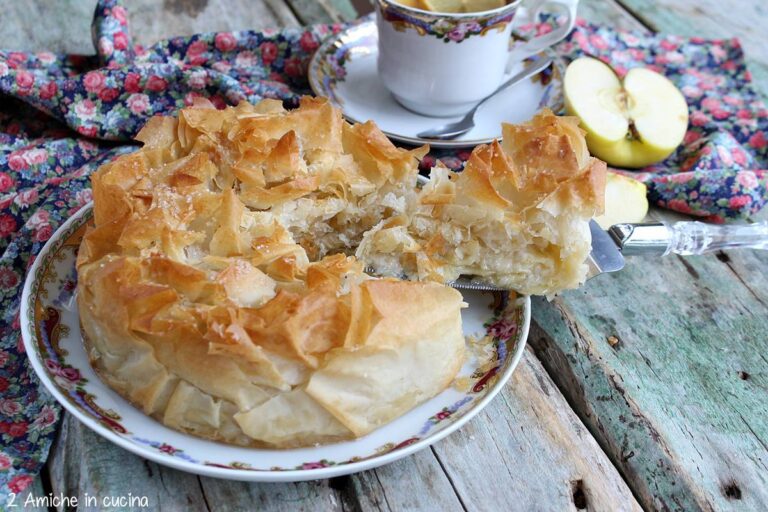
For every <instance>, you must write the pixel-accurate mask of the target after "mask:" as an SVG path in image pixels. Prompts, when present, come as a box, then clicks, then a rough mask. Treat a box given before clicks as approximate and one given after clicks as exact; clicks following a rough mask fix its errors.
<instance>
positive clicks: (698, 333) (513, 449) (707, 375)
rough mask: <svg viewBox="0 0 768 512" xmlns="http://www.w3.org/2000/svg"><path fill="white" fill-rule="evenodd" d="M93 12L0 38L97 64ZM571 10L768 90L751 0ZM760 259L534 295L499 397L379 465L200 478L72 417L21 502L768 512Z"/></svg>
mask: <svg viewBox="0 0 768 512" xmlns="http://www.w3.org/2000/svg"><path fill="white" fill-rule="evenodd" d="M93 4H94V1H93V0H90V1H80V2H57V3H56V4H55V5H54V2H52V1H49V2H45V1H44V0H36V1H34V2H29V3H23V2H14V1H13V0H0V12H3V23H2V24H0V47H2V48H8V47H18V46H19V44H20V43H19V42H20V41H24V43H23V44H22V47H23V48H22V49H43V48H48V49H51V48H56V49H61V50H67V51H80V52H85V53H90V52H92V47H91V43H90V40H89V37H88V24H89V23H90V18H91V13H92V7H93ZM125 5H126V7H127V8H128V10H129V12H130V14H131V22H132V26H133V30H134V32H135V34H136V36H137V39H138V41H139V42H141V43H144V44H148V43H152V42H153V41H154V40H156V39H158V38H161V37H169V36H172V35H183V34H190V33H194V32H198V31H208V30H236V29H247V28H251V29H260V28H266V27H270V26H280V25H282V26H290V25H299V24H306V23H313V22H326V21H331V20H346V19H351V18H354V17H355V16H356V15H357V13H358V11H359V12H363V11H365V10H367V9H370V7H369V6H368V4H367V0H353V2H352V3H350V2H349V1H348V0H288V1H287V2H286V1H285V0H258V1H253V2H251V1H248V0H226V1H220V2H207V1H206V0H165V1H164V2H163V3H162V5H161V4H160V3H159V2H153V1H151V0H126V1H125ZM579 9H580V15H581V16H582V17H584V18H586V19H587V20H590V21H594V22H599V23H608V24H611V25H613V26H616V27H620V28H627V29H650V30H658V31H664V32H672V33H677V34H681V35H703V36H706V37H732V36H738V37H739V38H740V39H741V41H742V43H743V45H744V48H745V51H746V53H747V56H748V60H749V65H750V67H751V70H752V72H753V74H754V77H755V79H756V83H757V86H758V88H759V89H761V90H762V92H763V93H765V92H766V91H768V50H766V48H765V44H764V43H765V41H764V35H763V34H764V27H766V26H768V8H766V7H765V5H764V2H760V1H758V0H751V1H736V0H719V1H715V0H696V1H693V0H691V1H686V2H681V1H675V0H657V1H651V0H620V1H615V0H582V1H581V5H580V8H579ZM54 11H57V12H56V15H54V14H53V13H54ZM43 12H47V13H48V15H47V16H43V15H42V14H41V13H43ZM65 21H66V22H65ZM652 214H654V215H662V214H661V213H660V212H652ZM766 265H768V254H767V253H759V252H740V253H737V252H732V253H729V254H722V253H721V254H718V255H714V256H707V257H691V258H687V259H682V258H678V257H667V258H664V259H661V260H655V259H637V258H635V259H632V260H630V261H629V262H628V265H627V268H626V269H625V270H624V271H622V272H621V273H619V274H615V275H605V276H601V277H599V278H597V279H594V280H592V281H590V282H589V283H587V285H586V286H584V287H583V288H582V289H580V290H578V291H572V292H568V293H565V294H563V295H562V296H560V297H558V298H557V299H555V300H554V301H552V302H550V303H548V302H547V301H545V300H543V299H536V300H535V301H534V306H533V308H534V309H533V318H534V325H533V326H532V331H531V336H530V347H529V349H528V350H527V351H526V354H525V357H524V359H523V361H522V363H521V364H520V366H519V368H518V370H517V371H516V372H515V374H514V376H513V378H512V380H511V382H510V383H509V385H508V386H507V387H506V389H505V390H504V391H503V393H502V394H501V395H500V396H499V397H498V398H496V399H495V400H494V401H493V402H492V404H491V405H489V406H488V407H487V409H486V410H485V411H483V413H482V414H480V415H479V417H477V418H476V419H474V420H473V421H472V422H470V423H469V424H468V425H467V426H465V427H464V428H463V429H462V430H461V431H459V432H457V433H455V434H453V435H451V436H449V437H448V438H447V439H446V440H444V441H442V442H440V443H438V444H436V445H435V446H434V447H432V448H431V449H428V450H424V451H422V452H420V453H418V454H416V455H415V456H412V457H409V458H407V459H405V460H402V461H399V462H397V463H394V464H391V465H388V466H385V467H382V468H379V469H375V470H372V471H367V472H364V473H360V474H357V475H352V476H347V477H340V478H334V479H331V480H326V481H317V482H308V483H296V484H249V483H241V482H229V481H224V480H216V479H211V478H204V477H197V476H194V475H190V474H186V473H182V472H179V471H175V470H172V469H169V468H166V467H163V466H158V465H157V464H155V463H153V462H149V461H146V460H144V459H142V458H140V457H137V456H135V455H133V454H131V453H129V452H126V451H124V450H122V449H120V448H118V447H116V446H114V445H112V444H110V443H109V442H107V441H105V440H103V439H102V438H100V437H99V436H97V435H96V434H94V433H92V432H91V431H89V430H88V429H86V428H84V427H82V426H81V425H80V424H79V423H78V422H77V421H75V420H73V419H72V418H71V417H69V416H67V417H66V418H65V420H64V422H63V424H62V427H61V433H60V435H59V439H58V442H57V443H56V445H55V446H54V448H53V450H52V452H51V457H50V459H49V462H48V464H47V466H46V467H45V469H44V471H43V473H42V475H41V478H39V479H38V480H37V481H36V482H35V485H34V486H33V488H32V490H31V491H30V492H32V493H34V494H36V495H42V494H45V493H47V492H51V491H52V492H54V493H57V494H58V493H63V494H65V495H68V496H78V495H79V496H82V495H83V494H85V493H88V494H90V495H92V496H104V495H127V494H128V493H129V492H130V493H132V494H133V495H134V496H147V497H149V501H150V503H151V505H152V508H153V509H158V508H161V509H167V510H216V511H224V510H297V509H299V510H318V509H320V510H379V509H382V510H462V509H465V510H511V509H515V510H518V509H519V510H574V509H576V510H637V509H639V508H640V507H642V508H645V509H659V510H761V509H762V510H765V509H767V508H768V466H767V464H768V444H767V443H768V404H767V403H766V402H767V401H766V397H767V396H768V395H767V394H766V391H767V390H768V357H767V356H766V353H765V350H766V347H768V339H767V336H766V333H767V332H768V286H767V285H768V279H767V278H766V275H765V273H764V272H765V271H764V269H765V268H766ZM614 336H615V337H616V338H617V339H618V340H619V341H618V343H617V344H612V343H609V341H608V338H609V337H614ZM614 341H615V340H614Z"/></svg>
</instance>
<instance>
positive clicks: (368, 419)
mask: <svg viewBox="0 0 768 512" xmlns="http://www.w3.org/2000/svg"><path fill="white" fill-rule="evenodd" d="M137 139H138V140H139V141H141V142H143V143H144V145H143V147H142V148H141V149H140V150H138V151H136V152H134V153H132V154H129V155H124V156H121V157H119V158H117V159H116V160H114V161H112V162H110V163H108V164H105V165H104V166H102V167H101V168H100V169H99V170H98V171H97V172H96V173H95V174H94V176H93V196H94V202H93V209H94V226H93V227H92V228H91V229H90V230H89V231H88V233H87V234H86V235H85V237H84V238H83V241H82V244H81V246H80V250H79V253H78V260H77V270H78V304H79V311H80V320H81V324H82V328H83V329H82V331H83V334H84V343H85V345H86V348H87V350H88V353H89V356H90V358H91V363H92V365H93V366H94V368H95V369H96V370H97V371H98V373H99V374H100V376H101V378H102V379H103V380H104V381H105V382H107V383H108V384H109V385H110V386H111V387H112V388H113V389H115V390H116V391H117V392H118V393H120V394H121V395H122V396H124V397H125V398H127V399H128V400H130V401H131V402H132V403H133V404H135V405H136V406H137V407H140V408H141V409H142V410H143V411H144V412H146V413H147V414H149V415H151V416H152V417H154V418H156V419H158V420H159V421H161V422H163V423H164V424H166V425H168V426H169V427H172V428H175V429H178V430H181V431H184V432H188V433H191V434H195V435H198V436H202V437H206V438H210V439H215V440H221V441H224V442H228V443H234V444H239V445H246V446H269V447H280V448H283V447H297V446H308V445H313V444H316V443H327V442H334V441H338V440H343V439H351V438H355V437H359V436H362V435H365V434H367V433H369V432H371V431H372V430H374V429H376V428H378V427H379V426H381V425H384V424H385V423H387V422H390V421H392V420H393V419H395V418H397V417H399V416H400V415H402V414H404V413H405V412H407V411H409V410H410V409H412V408H413V407H415V406H416V405H418V404H420V403H423V402H424V401H426V400H428V399H429V398H431V397H433V396H435V395H437V394H438V393H440V392H441V391H443V390H444V389H446V388H447V387H448V386H449V385H450V383H451V382H452V380H453V379H454V378H455V376H456V375H457V373H458V371H459V369H460V368H461V366H462V364H463V361H464V350H465V342H464V337H463V333H462V324H461V309H462V308H463V307H465V306H466V305H465V303H464V302H463V300H462V296H461V294H460V293H459V292H458V291H456V290H454V289H452V288H450V287H449V286H447V285H446V284H445V283H447V282H449V281H451V280H453V279H455V278H456V277H457V276H458V275H460V274H469V275H473V276H477V277H479V278H481V279H483V280H486V281H488V282H491V283H493V284H498V285H501V286H504V287H509V288H511V289H515V290H517V291H520V292H523V293H541V294H553V293H556V292H557V291H559V290H562V289H565V288H572V287H575V286H577V285H578V284H579V283H580V282H581V281H583V279H584V277H585V273H586V265H585V264H584V261H585V259H586V257H587V254H588V253H589V247H590V238H589V228H588V221H589V218H590V217H591V216H592V215H593V214H594V213H596V212H598V211H599V210H600V209H601V205H602V202H603V197H602V196H603V193H604V192H603V188H604V175H605V164H603V163H602V162H599V161H597V160H595V159H593V158H591V157H590V156H589V154H588V153H587V150H586V145H585V142H584V136H583V134H582V132H581V131H580V130H579V129H578V127H577V126H576V124H575V122H574V121H573V120H572V119H568V118H558V117H555V116H553V115H552V114H551V113H544V114H541V115H539V116H537V117H536V118H535V119H534V120H533V121H532V122H531V123H528V124H525V125H521V126H505V127H504V142H503V143H502V144H498V143H494V144H491V145H484V146H479V147H478V148H476V149H475V151H474V152H473V153H472V156H471V158H470V160H469V161H468V163H467V166H466V170H465V171H464V172H463V173H460V174H457V173H453V172H451V171H448V170H447V169H445V168H443V167H437V168H435V169H434V170H433V171H432V175H431V177H430V180H429V182H428V183H427V184H426V185H425V186H424V187H422V188H421V189H420V188H419V187H418V186H417V174H418V169H417V166H418V160H419V159H420V158H421V157H422V156H424V154H426V152H427V148H426V147H425V148H419V149H414V150H405V149H401V148H397V147H395V146H394V145H393V144H392V143H391V142H390V141H389V140H388V139H387V138H386V137H385V136H384V134H383V133H382V132H381V131H380V130H379V129H378V128H377V127H376V126H375V125H374V124H373V123H371V122H369V123H364V124H355V125H352V124H349V123H346V122H345V121H344V120H343V119H342V117H341V114H340V112H339V111H338V110H336V109H334V108H333V107H332V106H330V104H328V103H327V102H326V101H325V100H320V99H312V98H304V99H303V100H302V101H301V105H300V107H299V108H298V109H295V110H291V111H286V110H285V109H284V108H283V107H282V104H281V103H280V102H277V101H273V100H264V101H262V102H260V103H259V104H257V105H250V104H248V103H241V104H239V105H238V106H237V107H229V108H225V109H223V110H217V109H215V108H213V106H212V105H211V104H210V103H208V102H207V101H202V102H200V103H197V104H196V105H194V106H193V107H191V108H185V109H182V110H181V111H180V113H179V116H178V118H171V117H155V118H152V119H151V120H150V121H149V122H148V123H147V125H146V126H145V127H144V129H142V130H141V132H140V133H139V134H138V136H137ZM370 269H372V270H373V272H370ZM366 271H369V272H370V273H372V274H375V275H376V276H373V275H370V274H369V273H368V272H366ZM381 276H389V277H381Z"/></svg>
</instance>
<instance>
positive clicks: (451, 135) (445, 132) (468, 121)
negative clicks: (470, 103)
mask: <svg viewBox="0 0 768 512" xmlns="http://www.w3.org/2000/svg"><path fill="white" fill-rule="evenodd" d="M551 64H552V59H549V58H547V59H543V60H541V61H539V62H534V63H533V65H532V66H530V67H528V68H526V69H524V70H522V71H520V72H519V73H517V74H515V75H514V76H513V77H512V78H510V79H509V80H507V81H506V82H504V83H503V84H501V85H500V86H499V88H498V89H496V90H495V91H493V93H491V94H490V95H489V96H486V97H485V98H483V99H482V100H480V103H478V104H477V105H475V106H474V108H473V109H472V110H470V111H469V112H467V115H465V116H464V118H463V119H461V120H460V121H456V122H455V123H449V124H444V125H443V126H438V127H437V128H433V129H431V130H425V131H423V132H421V133H419V134H417V135H416V136H417V137H419V138H422V139H438V140H446V139H455V138H456V137H458V136H459V135H461V134H463V133H466V132H468V131H469V130H471V129H472V128H473V127H474V126H475V112H477V109H478V108H480V105H482V104H483V103H485V102H486V101H488V100H489V99H490V98H493V97H494V96H495V95H496V93H498V92H499V91H501V90H503V89H506V88H507V87H509V86H511V85H514V84H516V83H518V82H520V81H522V80H525V79H526V78H528V77H530V76H533V75H536V74H538V73H541V72H542V71H544V70H545V69H547V68H548V67H549V66H550V65H551Z"/></svg>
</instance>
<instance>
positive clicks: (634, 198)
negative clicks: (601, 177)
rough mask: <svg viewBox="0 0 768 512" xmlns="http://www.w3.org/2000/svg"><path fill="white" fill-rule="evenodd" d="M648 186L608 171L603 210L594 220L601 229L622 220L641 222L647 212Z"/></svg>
mask: <svg viewBox="0 0 768 512" xmlns="http://www.w3.org/2000/svg"><path fill="white" fill-rule="evenodd" d="M647 194H648V187H646V186H645V184H644V183H641V182H639V181H637V180H634V179H632V178H627V177H626V176H622V175H621V174H616V173H615V172H609V173H608V174H607V176H606V180H605V211H604V212H603V214H602V215H600V216H599V217H595V222H597V223H598V224H600V227H601V228H603V229H608V228H609V227H611V226H613V225H614V224H621V223H623V222H642V221H643V219H644V218H645V216H646V215H647V214H648V197H647Z"/></svg>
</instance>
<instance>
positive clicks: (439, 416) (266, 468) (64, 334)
mask: <svg viewBox="0 0 768 512" xmlns="http://www.w3.org/2000/svg"><path fill="white" fill-rule="evenodd" d="M91 219H92V208H91V206H90V205H89V206H86V207H84V208H83V209H81V210H80V211H79V212H78V213H77V214H75V215H74V216H73V217H72V218H70V219H69V220H68V221H67V222H66V223H65V224H64V225H63V226H61V228H60V229H59V230H58V231H57V232H56V233H55V234H54V235H53V236H52V237H51V239H50V240H49V241H48V243H47V244H46V245H45V247H44V248H43V250H42V251H41V252H40V255H39V256H38V257H37V259H36V260H35V262H34V265H32V268H31V270H30V272H29V274H28V276H27V280H26V282H25V284H24V292H23V294H22V308H21V325H22V336H23V338H24V345H25V348H26V351H27V354H28V356H29V358H30V361H31V363H32V366H33V367H34V369H35V371H36V372H37V375H38V376H39V377H40V380H41V381H42V382H43V384H45V386H46V387H47V388H48V389H49V390H50V392H51V393H52V394H53V396H55V397H56V399H57V400H58V401H59V402H60V403H61V404H62V405H63V406H64V407H65V408H66V409H67V410H68V411H69V412H70V413H71V414H72V415H74V416H75V417H76V418H77V419H79V420H80V421H82V422H83V423H84V424H85V425H87V426H88V427H89V428H91V429H93V430H94V431H96V432H97V433H98V434H100V435H101V436H103V437H105V438H107V439H108V440H110V441H112V442H113V443H115V444H117V445H118V446H121V447H123V448H125V449H127V450H129V451H132V452H134V453H136V454H137V455H141V456H142V457H146V458H147V459H151V460H153V461H155V462H157V463H158V464H164V465H166V466H171V467H173V468H176V469H180V470H183V471H189V472H192V473H198V474H201V475H207V476H212V477H217V478H228V479H234V480H252V481H265V482H277V481H299V480H312V479H317V478H330V477H334V476H338V475H344V474H349V473H354V472H357V471H362V470H365V469H370V468H373V467H377V466H380V465H382V464H386V463H388V462H392V461H394V460H397V459H400V458H402V457H405V456H406V455H409V454H411V453H414V452H416V451H417V450H420V449H422V448H425V447H427V446H429V445H430V444H432V443H434V442H436V441H439V440H440V439H442V438H443V437H445V436H447V435H448V434H450V433H451V432H453V431H454V430H456V429H458V428H460V427H461V426H462V425H463V424H464V423H466V422H467V421H469V419H470V418H472V417H473V416H474V415H476V414H477V413H478V412H480V410H481V409H482V408H483V407H484V406H485V405H486V404H487V403H488V402H489V401H490V400H491V399H492V398H493V397H494V396H495V395H496V393H498V392H499V390H500V389H501V388H502V387H503V386H504V384H505V383H506V382H507V380H508V379H509V377H510V375H511V374H512V371H513V370H514V369H515V366H516V365H517V363H518V362H519V361H520V358H521V356H522V354H523V349H524V346H525V340H526V338H527V336H528V326H529V323H530V299H529V298H528V297H521V298H517V299H515V298H511V297H510V296H508V295H506V294H496V295H490V294H484V295H483V294H479V293H476V294H465V296H464V300H465V301H466V302H467V303H469V305H470V306H469V308H467V309H465V310H464V311H463V313H462V320H463V323H464V331H465V334H467V335H473V337H470V338H469V340H470V341H468V347H467V348H468V350H467V354H468V356H467V361H466V363H465V365H464V367H463V368H462V370H461V372H460V374H459V376H458V377H457V378H456V380H455V381H454V382H453V384H452V386H451V387H449V388H448V389H447V390H445V391H443V392H442V393H441V394H439V395H437V396H436V397H434V398H432V399H431V400H429V401H427V402H426V403H424V404H422V405H420V406H418V407H416V408H415V409H413V410H411V411H410V412H408V413H407V414H405V415H404V416H402V417H400V418H398V419H396V420H395V421H393V422H391V423H389V424H387V425H385V426H383V427H382V428H380V429H378V430H376V431H374V432H372V433H371V434H369V435H367V436H365V437H362V438H359V439H357V440H354V441H347V442H342V443H336V444H329V445H324V446H317V447H311V448H302V449H293V450H267V449H255V448H242V447H237V446H230V445H225V444H222V443H217V442H214V441H208V440H205V439H200V438H196V437H193V436H190V435H186V434H182V433H180V432H176V431H175V430H172V429H170V428H167V427H165V426H164V425H162V424H160V423H158V422H157V421H155V420H153V419H152V418H150V417H148V416H146V415H145V414H144V413H143V412H141V411H140V410H139V409H136V408H134V407H133V406H132V405H131V404H130V403H129V402H127V401H126V400H125V399H123V398H122V397H120V396H119V395H118V394H117V393H115V392H114V391H112V390H111V389H110V388H109V387H108V386H107V385H106V384H104V383H103V382H102V381H101V380H99V377H98V376H97V375H96V373H95V372H94V371H93V369H92V368H91V366H90V365H89V363H88V356H87V354H86V352H85V349H84V348H83V344H82V341H81V337H80V324H79V316H78V311H77V302H76V300H75V292H76V284H77V273H76V269H75V260H76V257H77V250H78V247H79V245H80V240H81V239H82V236H83V234H84V233H85V230H86V227H87V225H88V224H89V223H90V222H91Z"/></svg>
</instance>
